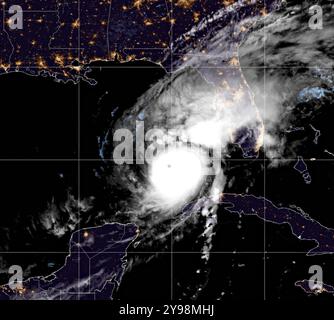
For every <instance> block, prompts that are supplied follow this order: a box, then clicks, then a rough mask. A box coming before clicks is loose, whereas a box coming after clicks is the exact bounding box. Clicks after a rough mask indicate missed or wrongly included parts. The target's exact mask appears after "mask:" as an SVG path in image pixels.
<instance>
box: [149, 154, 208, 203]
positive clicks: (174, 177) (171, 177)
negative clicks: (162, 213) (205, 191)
mask: <svg viewBox="0 0 334 320" xmlns="http://www.w3.org/2000/svg"><path fill="white" fill-rule="evenodd" d="M203 160H204V157H203V155H201V154H200V153H199V152H195V151H193V150H190V149H189V148H174V149H172V150H168V151H166V152H164V153H162V154H160V155H158V156H157V157H156V158H155V159H154V160H153V162H152V167H151V176H150V180H151V183H152V186H153V189H154V192H155V193H156V194H157V196H158V198H159V199H161V200H162V201H163V202H165V204H166V205H169V206H174V205H177V204H178V203H180V202H184V200H187V199H188V198H189V197H191V196H193V195H194V194H195V193H196V192H197V191H198V189H199V187H200V185H201V182H202V181H203V178H204V174H205V169H206V168H205V164H204V161H203Z"/></svg>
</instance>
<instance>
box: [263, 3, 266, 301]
mask: <svg viewBox="0 0 334 320" xmlns="http://www.w3.org/2000/svg"><path fill="white" fill-rule="evenodd" d="M263 5H264V6H263V10H264V12H266V0H264V1H263ZM266 61H267V59H266V26H265V20H263V65H264V66H265V65H266ZM263 119H264V121H265V119H266V69H265V68H264V69H263ZM263 125H264V126H265V122H264V124H263ZM264 131H265V129H264ZM265 158H266V145H265V139H264V135H263V217H264V219H263V300H264V301H266V299H267V287H266V284H267V256H266V249H267V238H266V237H267V230H266V220H267V219H266V182H267V181H266V178H267V177H266V160H265Z"/></svg>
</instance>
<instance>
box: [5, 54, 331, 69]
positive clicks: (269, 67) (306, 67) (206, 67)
mask: <svg viewBox="0 0 334 320" xmlns="http://www.w3.org/2000/svg"><path fill="white" fill-rule="evenodd" d="M52 50H53V49H52ZM57 50H76V51H82V50H83V49H82V48H80V49H78V48H64V49H63V48H60V49H57ZM141 61H144V62H149V63H152V64H156V66H154V65H152V66H131V65H124V66H122V65H120V66H104V65H101V66H98V65H94V66H90V65H89V64H87V65H85V66H84V68H86V69H88V70H89V69H162V68H164V66H163V65H159V62H154V61H150V60H141ZM97 62H101V63H103V62H104V61H103V60H102V58H101V61H97ZM108 62H117V61H112V60H110V61H108ZM92 63H96V62H92ZM119 63H121V64H123V63H124V64H126V63H131V61H127V62H121V61H119ZM2 69H3V68H2ZM9 69H10V71H8V72H7V73H11V72H16V70H18V71H21V72H24V71H25V70H23V69H40V70H41V71H43V70H48V69H55V70H57V69H59V70H68V69H69V70H71V69H73V66H71V65H68V66H64V67H58V66H47V67H45V68H42V67H41V66H38V65H27V66H22V65H20V66H16V65H13V66H10V67H9ZM198 69H217V70H219V69H232V70H240V69H241V70H243V69H259V70H261V69H269V70H271V69H275V70H276V69H277V70H280V69H287V70H289V69H311V70H312V69H316V70H333V69H334V65H333V67H319V66H276V67H272V66H262V67H261V66H256V67H255V66H242V65H239V66H212V67H210V66H205V67H198ZM0 70H1V69H0ZM88 70H85V71H88ZM5 73H6V72H5ZM167 73H170V72H168V71H167Z"/></svg>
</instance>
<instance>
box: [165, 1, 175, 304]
mask: <svg viewBox="0 0 334 320" xmlns="http://www.w3.org/2000/svg"><path fill="white" fill-rule="evenodd" d="M166 6H167V9H168V3H167V1H166ZM173 17H174V0H171V8H170V31H169V32H170V38H169V42H170V43H169V48H170V61H169V63H170V68H169V72H170V73H169V75H170V95H171V101H170V110H169V111H170V114H169V115H170V116H171V114H172V108H173V102H174V96H173V80H174V79H173V62H174V47H173V43H174V25H173V23H172V21H173ZM172 224H173V220H172V219H171V221H170V228H171V230H170V247H171V254H170V300H171V301H173V300H174V252H173V251H174V238H173V225H172Z"/></svg>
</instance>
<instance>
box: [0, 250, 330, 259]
mask: <svg viewBox="0 0 334 320" xmlns="http://www.w3.org/2000/svg"><path fill="white" fill-rule="evenodd" d="M78 251H80V250H78ZM310 251H312V249H310V250H309V251H265V252H264V251H175V250H173V251H128V250H127V251H125V255H127V254H141V255H147V254H168V255H170V254H171V253H173V254H201V255H202V254H206V253H207V254H231V255H239V254H244V255H252V254H258V255H263V253H266V254H282V255H288V254H302V255H307V254H309V253H310ZM73 252H74V253H75V252H77V251H72V253H73ZM89 253H93V254H98V253H107V254H113V253H115V254H121V253H123V254H124V251H90V252H89ZM0 254H3V255H6V254H35V255H36V254H66V255H69V254H70V252H69V251H0ZM322 255H334V251H319V252H316V254H315V255H310V256H308V257H319V256H322Z"/></svg>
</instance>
